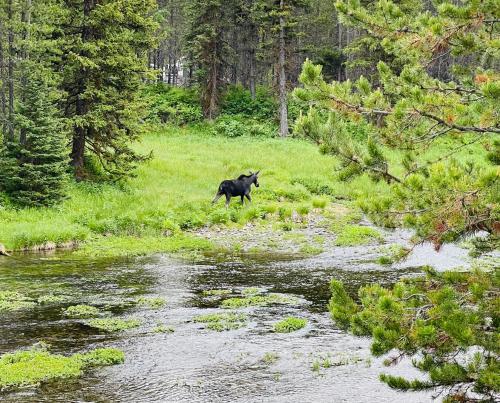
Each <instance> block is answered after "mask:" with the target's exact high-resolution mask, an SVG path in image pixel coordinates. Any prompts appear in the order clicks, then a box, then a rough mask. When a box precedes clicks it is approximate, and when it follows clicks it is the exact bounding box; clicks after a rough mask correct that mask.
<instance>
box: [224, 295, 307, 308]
mask: <svg viewBox="0 0 500 403" xmlns="http://www.w3.org/2000/svg"><path fill="white" fill-rule="evenodd" d="M298 301H299V300H298V299H297V298H295V297H290V296H288V295H281V294H268V295H252V296H247V297H242V298H239V297H235V298H228V299H225V300H224V301H222V304H221V308H229V309H238V308H248V307H250V306H267V305H274V304H296V303H297V302H298Z"/></svg>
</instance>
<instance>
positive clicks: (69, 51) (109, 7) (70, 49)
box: [56, 0, 158, 179]
mask: <svg viewBox="0 0 500 403" xmlns="http://www.w3.org/2000/svg"><path fill="white" fill-rule="evenodd" d="M65 5H66V14H65V16H64V18H63V20H62V21H61V23H60V27H61V31H62V35H63V38H62V40H61V51H62V53H63V55H64V56H63V57H62V58H61V61H60V63H59V65H58V66H56V69H57V70H59V71H61V77H62V84H61V89H62V90H63V91H65V92H66V93H67V96H66V97H65V98H64V99H63V100H62V101H61V103H62V109H63V110H64V114H65V117H66V118H67V119H68V122H69V124H71V126H72V150H71V164H72V165H73V167H74V171H75V176H76V178H77V179H84V178H86V177H88V172H86V169H85V164H86V160H87V159H88V158H90V157H94V158H95V159H96V160H97V161H98V163H99V164H101V166H102V168H103V169H104V171H105V172H106V173H107V175H108V177H109V178H110V179H117V178H120V177H122V176H124V175H130V172H131V170H132V169H133V167H134V166H135V165H136V163H137V162H139V161H141V160H143V159H144V157H141V156H139V155H137V154H136V153H135V152H134V151H133V150H132V148H131V143H132V142H133V141H135V140H137V139H138V135H139V133H140V127H139V123H140V119H141V116H142V114H143V111H142V104H141V102H140V99H139V94H140V91H139V90H140V88H141V86H142V85H143V83H144V81H145V80H146V79H147V78H154V74H153V72H152V70H151V69H150V68H149V67H148V66H147V55H148V51H149V50H150V49H151V48H153V47H154V44H155V38H154V33H155V31H156V29H157V27H158V25H157V24H156V23H155V21H154V13H153V11H154V10H155V9H156V2H155V1H153V0H105V1H99V2H98V1H95V0H67V1H65Z"/></svg>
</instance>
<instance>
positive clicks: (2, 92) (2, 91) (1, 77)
mask: <svg viewBox="0 0 500 403" xmlns="http://www.w3.org/2000/svg"><path fill="white" fill-rule="evenodd" d="M3 39H4V25H3V21H2V20H0V81H1V83H2V86H1V88H0V113H1V115H2V116H1V121H2V122H1V125H2V126H1V127H2V132H3V133H7V97H6V94H7V86H6V84H7V82H6V76H5V54H4V49H3ZM6 140H7V137H6V138H5V139H4V141H6Z"/></svg>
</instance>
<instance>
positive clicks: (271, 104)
mask: <svg viewBox="0 0 500 403" xmlns="http://www.w3.org/2000/svg"><path fill="white" fill-rule="evenodd" d="M277 110H278V108H277V103H276V100H275V99H274V97H273V96H272V94H271V91H270V90H269V89H267V88H264V87H259V88H258V89H257V91H256V96H255V99H252V97H251V95H250V91H249V90H246V89H244V88H243V86H241V85H234V86H230V87H228V89H227V90H226V93H225V94H224V96H223V98H222V103H221V111H222V113H223V114H227V115H244V116H247V117H252V118H256V119H259V120H271V119H276V111H277Z"/></svg>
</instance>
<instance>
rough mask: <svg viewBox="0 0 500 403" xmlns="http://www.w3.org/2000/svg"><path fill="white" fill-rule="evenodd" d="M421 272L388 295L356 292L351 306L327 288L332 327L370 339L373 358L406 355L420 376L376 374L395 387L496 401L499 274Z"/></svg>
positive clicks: (376, 290)
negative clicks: (415, 377)
mask: <svg viewBox="0 0 500 403" xmlns="http://www.w3.org/2000/svg"><path fill="white" fill-rule="evenodd" d="M494 270H495V271H494V272H485V271H479V270H476V271H473V272H464V273H460V272H444V273H437V272H435V271H433V270H431V269H427V276H426V277H424V278H417V279H407V280H403V281H401V282H399V283H397V284H396V285H395V286H394V288H393V289H392V290H389V289H385V288H382V287H380V286H379V285H370V286H365V287H362V288H361V289H360V290H359V292H358V298H359V301H360V302H359V303H356V302H355V301H354V300H353V299H352V298H351V297H350V296H349V295H348V293H347V292H346V290H345V289H344V287H343V285H342V283H340V282H339V281H337V280H333V281H332V283H331V290H332V294H333V295H332V298H331V300H330V305H329V308H330V312H331V315H332V318H333V319H334V320H335V322H336V323H337V325H338V326H340V327H341V328H345V329H350V330H351V331H352V332H353V333H354V334H356V335H359V336H362V335H363V336H372V337H373V342H372V346H371V350H372V353H373V354H374V355H376V356H381V355H383V354H387V353H389V352H391V351H392V354H393V355H392V356H390V357H389V358H388V359H386V360H385V363H386V365H394V364H397V363H398V362H399V361H400V360H401V359H402V358H403V357H408V356H409V357H412V358H414V360H413V365H414V366H415V367H416V368H418V369H419V370H421V371H422V372H424V373H425V374H426V375H428V377H426V379H412V380H408V379H405V378H403V377H400V376H394V375H387V374H383V375H381V377H380V379H381V380H382V381H383V382H385V383H387V384H388V385H389V386H390V387H391V388H395V389H399V390H425V389H431V390H437V391H440V392H441V393H442V392H445V396H446V398H445V401H448V402H477V401H483V402H494V401H498V398H499V397H500V360H499V353H500V332H499V329H498V325H499V324H500V316H499V313H500V310H499V303H500V300H499V297H498V295H499V293H500V282H499V278H500V277H499V275H500V270H499V269H498V268H497V269H494Z"/></svg>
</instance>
